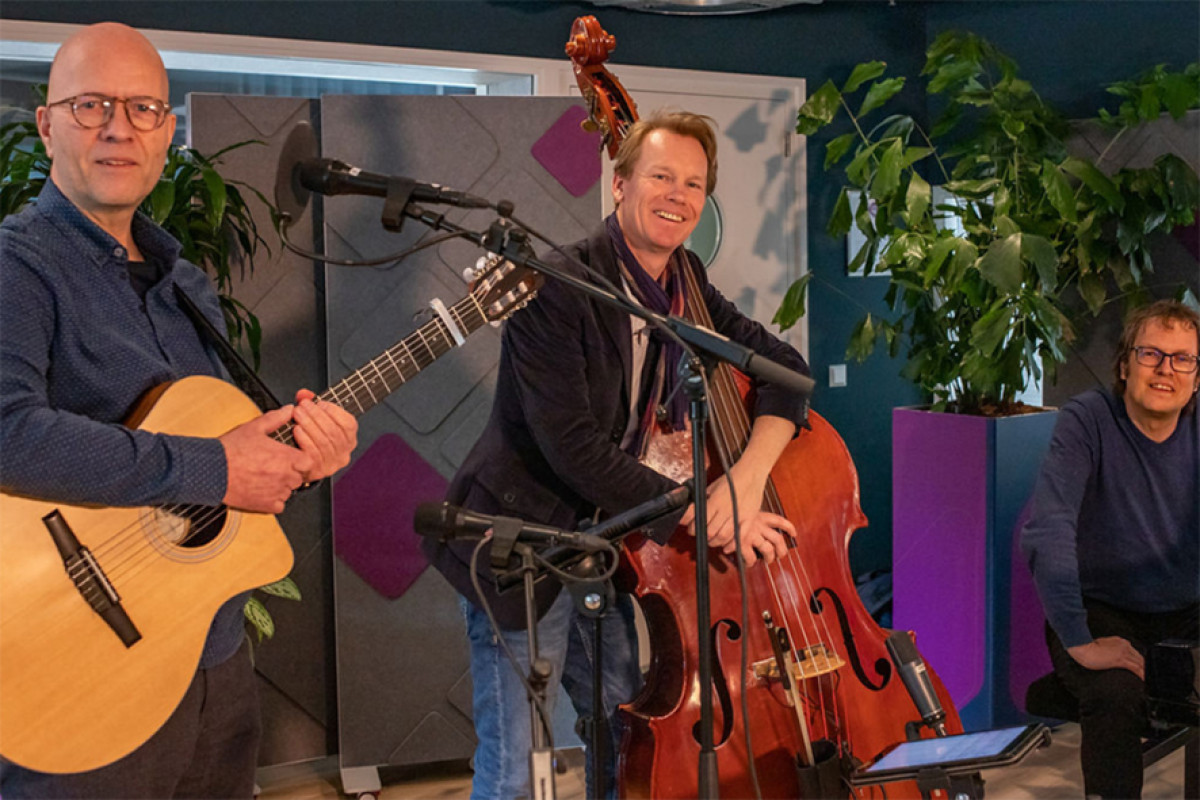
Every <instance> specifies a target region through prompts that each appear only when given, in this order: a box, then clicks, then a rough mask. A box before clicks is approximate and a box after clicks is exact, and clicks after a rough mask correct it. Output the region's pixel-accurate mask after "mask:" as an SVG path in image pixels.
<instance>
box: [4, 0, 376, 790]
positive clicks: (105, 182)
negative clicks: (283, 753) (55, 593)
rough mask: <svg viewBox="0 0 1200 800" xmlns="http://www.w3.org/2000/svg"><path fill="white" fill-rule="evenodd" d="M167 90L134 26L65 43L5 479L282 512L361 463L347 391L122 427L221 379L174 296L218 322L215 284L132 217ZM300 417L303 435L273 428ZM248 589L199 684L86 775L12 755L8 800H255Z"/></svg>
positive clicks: (25, 299) (39, 491)
mask: <svg viewBox="0 0 1200 800" xmlns="http://www.w3.org/2000/svg"><path fill="white" fill-rule="evenodd" d="M167 89H168V87H167V73H166V70H165V69H164V67H163V63H162V59H161V58H160V57H159V55H158V53H157V51H155V49H154V47H153V45H151V44H150V42H149V41H148V40H147V39H146V38H145V37H144V36H142V35H141V34H140V33H138V32H137V31H135V30H133V29H132V28H128V27H126V26H124V25H118V24H114V23H102V24H99V25H93V26H91V27H88V28H85V29H83V30H82V31H80V32H79V33H77V34H75V35H74V36H72V37H71V38H70V39H68V40H67V41H66V42H65V43H64V44H63V45H62V47H61V48H60V49H59V51H58V53H57V55H56V56H55V59H54V63H53V65H52V66H51V69H50V82H49V89H48V98H49V99H50V101H51V102H48V103H47V104H46V105H45V106H43V107H41V108H39V109H38V110H37V125H38V132H39V133H40V135H41V138H42V141H43V142H44V143H45V146H46V152H47V153H48V154H49V156H50V158H51V162H52V165H51V169H50V176H49V180H47V181H46V185H45V188H44V190H43V191H42V192H41V194H40V195H39V196H38V198H37V201H36V203H34V204H33V205H31V206H30V207H28V208H26V209H25V210H23V211H22V212H21V213H20V214H17V215H14V216H11V217H9V218H7V219H5V220H4V223H3V225H2V226H0V285H3V292H4V302H3V303H0V422H2V425H0V453H2V454H3V459H2V461H0V487H2V488H3V489H4V491H5V492H8V493H13V494H20V495H24V496H29V497H34V498H40V499H43V500H49V501H54V502H63V503H74V504H84V503H88V504H97V505H101V506H158V505H166V504H189V505H190V504H195V505H200V506H220V505H222V504H223V505H226V506H230V507H232V508H236V509H242V510H246V511H254V512H263V513H278V512H280V511H282V510H283V507H284V503H285V501H286V500H287V499H288V497H289V496H290V495H291V494H292V492H293V491H294V490H295V489H296V488H297V487H299V486H301V485H302V484H305V483H308V482H313V481H317V480H320V479H322V478H325V477H327V476H329V475H331V474H333V473H334V472H335V471H337V470H338V469H340V468H341V467H343V466H345V465H346V464H347V463H349V459H350V453H351V451H352V450H353V448H354V446H355V442H356V440H357V424H356V422H355V420H354V418H353V417H352V416H351V415H350V414H348V413H347V412H345V411H344V410H342V409H340V408H338V407H337V406H336V405H335V404H332V403H320V404H318V403H315V402H314V396H313V393H312V392H309V391H307V390H301V391H300V392H299V393H298V394H297V396H296V402H295V404H294V405H288V406H285V407H283V408H281V409H278V410H275V411H272V412H269V413H267V414H263V415H262V416H260V417H258V418H257V419H254V420H251V421H250V422H247V423H245V424H243V425H240V426H238V427H236V428H234V429H232V430H230V431H229V432H228V433H226V434H224V435H222V436H220V437H218V438H202V437H190V436H176V435H168V434H155V433H150V432H147V431H142V430H130V429H128V428H126V427H125V426H123V425H122V424H121V422H122V420H124V419H125V418H126V417H127V415H128V414H129V413H130V411H131V410H132V409H133V408H134V406H135V404H136V403H137V401H138V400H139V399H140V398H141V397H142V395H144V394H145V393H146V392H147V391H149V390H150V389H152V388H153V387H155V386H158V385H160V384H163V383H166V382H169V381H173V380H177V379H179V378H183V377H186V376H190V375H210V376H215V377H224V371H223V368H222V366H221V363H220V361H219V358H218V357H217V355H216V352H215V349H214V348H213V347H212V346H211V345H210V344H209V343H208V342H206V341H205V340H204V339H202V338H201V334H200V332H199V331H198V329H197V327H196V326H195V324H194V323H193V321H192V320H191V319H190V318H189V317H188V316H187V315H186V313H185V312H184V311H183V309H182V308H181V307H180V306H179V304H178V300H177V298H176V295H175V289H176V288H180V289H182V290H183V291H184V292H186V293H187V294H188V295H189V296H190V297H191V299H192V300H193V301H194V302H195V303H196V305H198V306H199V308H200V310H201V312H202V313H203V314H204V316H205V317H206V318H207V319H208V320H209V321H210V322H211V323H212V324H213V325H215V326H216V328H217V329H218V330H223V328H224V321H223V318H222V313H221V309H220V305H219V302H218V299H217V295H216V292H215V290H214V289H213V286H212V284H211V283H210V282H209V281H208V279H207V277H206V276H205V275H204V273H203V272H202V271H201V270H200V269H199V268H198V267H196V266H194V265H192V264H189V263H188V262H186V261H184V260H183V259H182V258H181V257H180V250H181V247H180V244H179V242H177V241H176V240H175V239H174V238H172V237H171V236H170V235H169V234H168V233H167V232H166V231H164V230H163V229H162V228H160V227H159V226H157V225H155V224H154V223H153V222H152V221H151V220H150V219H149V218H147V217H146V216H144V215H142V214H141V213H139V212H138V210H137V209H138V206H139V205H140V204H141V202H142V201H143V200H144V199H145V198H146V197H147V196H148V195H149V194H150V192H151V190H152V189H153V188H154V186H155V184H156V182H157V181H158V179H159V177H160V176H161V174H162V170H163V166H164V163H165V160H166V155H167V149H168V147H169V145H170V142H171V139H172V136H173V135H174V133H175V115H174V114H172V113H170V107H169V105H168V103H167V97H168V91H167ZM118 106H119V107H120V110H119V111H118ZM289 422H291V423H294V428H293V433H294V439H295V442H296V445H297V446H296V447H290V446H287V445H285V444H282V443H281V442H279V441H277V440H275V439H274V438H272V436H271V434H272V433H273V432H274V431H276V430H277V429H279V428H280V427H281V426H283V425H284V424H285V423H289ZM19 568H20V565H19V564H15V565H14V564H7V563H6V564H4V569H6V570H14V569H19ZM247 596H248V594H242V595H239V596H237V597H235V598H233V599H231V600H229V601H228V602H226V603H225V604H224V606H222V607H221V609H220V610H219V611H218V612H217V614H216V616H215V618H214V620H213V622H212V625H211V627H210V629H209V632H208V637H207V641H206V642H205V644H204V649H203V653H202V654H201V657H200V661H199V664H198V665H196V664H191V665H188V667H189V668H193V669H195V676H194V678H193V680H192V683H191V686H190V687H189V688H188V690H187V693H186V694H185V696H184V698H183V700H182V701H181V702H180V704H179V706H178V707H177V708H176V709H175V711H174V713H173V714H172V715H171V717H170V718H169V719H168V720H167V722H166V723H165V724H164V725H163V726H162V728H160V729H159V730H158V732H157V733H155V734H154V735H153V736H152V737H151V738H150V739H149V740H148V741H147V742H146V743H144V744H143V745H142V746H141V747H139V748H138V749H136V750H134V751H133V752H132V753H130V754H129V755H127V756H125V757H123V758H120V759H118V760H117V761H115V762H113V763H111V764H109V765H107V766H104V767H101V768H100V769H97V770H94V771H92V772H85V773H74V774H65V775H60V774H53V775H52V774H46V773H40V772H34V771H31V770H28V769H25V768H23V767H20V766H18V765H16V764H12V763H0V795H2V796H3V797H4V798H6V800H16V799H17V798H35V797H36V798H43V797H44V798H50V797H59V798H68V797H69V798H101V797H121V798H165V797H205V798H212V797H222V798H226V797H244V798H249V797H250V796H251V794H252V793H253V788H254V769H255V766H256V764H257V756H258V741H259V736H260V732H261V722H260V719H259V711H258V697H257V688H256V680H255V677H254V670H253V666H252V664H251V662H250V657H249V652H248V647H247V644H246V641H245V631H244V623H243V617H242V607H243V606H244V605H245V601H246V598H247Z"/></svg>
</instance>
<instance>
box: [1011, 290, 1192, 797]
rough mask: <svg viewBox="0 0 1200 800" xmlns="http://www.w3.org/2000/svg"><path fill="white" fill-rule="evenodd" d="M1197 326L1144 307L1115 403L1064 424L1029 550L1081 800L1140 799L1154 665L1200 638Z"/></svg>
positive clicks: (1083, 407) (1076, 403)
mask: <svg viewBox="0 0 1200 800" xmlns="http://www.w3.org/2000/svg"><path fill="white" fill-rule="evenodd" d="M1198 352H1200V315H1197V313H1196V312H1195V311H1194V310H1192V309H1191V308H1189V307H1188V306H1186V305H1184V304H1183V303H1179V302H1176V301H1172V300H1163V301H1159V302H1156V303H1153V304H1151V305H1149V306H1145V307H1142V308H1139V309H1136V310H1135V311H1134V312H1132V313H1131V314H1130V315H1129V318H1128V319H1127V320H1126V323H1125V327H1124V330H1123V332H1122V334H1121V339H1120V342H1119V343H1118V345H1117V351H1116V355H1115V358H1114V361H1113V371H1114V375H1115V384H1114V386H1113V389H1112V391H1111V392H1109V391H1105V390H1101V389H1093V390H1090V391H1087V392H1084V393H1083V394H1080V395H1077V396H1076V397H1073V398H1071V400H1069V401H1068V402H1067V403H1066V404H1064V405H1063V407H1062V410H1061V411H1060V412H1059V416H1058V420H1057V423H1056V425H1055V428H1054V434H1053V438H1052V439H1051V442H1050V449H1049V451H1048V453H1047V455H1046V458H1045V461H1044V462H1043V463H1042V468H1041V472H1040V474H1039V476H1038V481H1037V485H1036V487H1035V489H1034V495H1033V500H1032V505H1031V512H1030V518H1029V520H1028V522H1027V523H1026V525H1025V527H1024V529H1023V531H1022V534H1021V548H1022V550H1023V552H1024V554H1025V557H1026V558H1027V559H1028V561H1029V565H1030V569H1031V570H1032V572H1033V578H1034V583H1035V584H1036V586H1037V591H1038V595H1039V596H1040V598H1041V601H1042V606H1043V608H1044V610H1045V612H1046V620H1047V626H1046V640H1047V644H1048V646H1049V648H1050V656H1051V659H1052V661H1053V662H1054V669H1055V672H1056V673H1057V674H1058V676H1059V678H1060V679H1061V681H1062V683H1063V684H1064V685H1065V686H1066V687H1067V689H1068V690H1069V691H1070V692H1071V693H1072V694H1073V695H1075V696H1076V698H1078V700H1079V713H1080V727H1081V731H1082V746H1081V753H1080V758H1081V761H1082V764H1083V780H1084V791H1085V792H1086V794H1087V795H1088V796H1089V797H1091V796H1099V797H1103V798H1134V797H1140V796H1141V791H1142V751H1141V747H1140V742H1141V736H1142V734H1143V732H1144V731H1145V728H1146V698H1145V683H1144V681H1145V655H1146V652H1147V651H1148V650H1149V648H1150V647H1152V646H1153V645H1154V644H1155V643H1157V642H1159V641H1162V640H1164V639H1189V640H1196V639H1197V638H1200V461H1198V456H1197V451H1198V450H1200V443H1198V440H1200V422H1198V416H1200V415H1197V413H1196V391H1197V388H1200V372H1198V371H1197V369H1196V363H1197V354H1198Z"/></svg>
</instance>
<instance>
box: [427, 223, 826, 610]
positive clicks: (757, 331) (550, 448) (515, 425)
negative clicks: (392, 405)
mask: <svg viewBox="0 0 1200 800" xmlns="http://www.w3.org/2000/svg"><path fill="white" fill-rule="evenodd" d="M567 250H568V252H570V253H571V254H572V255H573V256H575V257H576V258H578V259H579V260H580V261H582V262H583V263H585V264H587V265H588V266H589V267H591V268H592V269H593V270H596V271H598V272H600V273H601V274H603V275H604V276H605V277H606V278H608V279H609V280H610V281H612V282H613V283H614V284H616V285H618V286H619V285H620V282H621V279H620V275H619V271H618V267H617V262H616V258H615V255H614V253H613V248H612V245H611V243H610V242H609V238H608V234H607V233H606V231H605V230H604V227H603V226H600V228H599V230H597V231H596V232H594V233H593V234H592V236H591V237H590V238H588V239H586V240H584V241H582V242H578V243H576V244H575V245H572V246H571V247H569V248H567ZM688 256H689V262H690V264H691V266H692V268H693V269H694V270H695V271H696V273H697V275H698V277H699V280H700V283H701V285H702V286H703V291H704V299H705V303H706V305H707V306H708V309H709V312H710V313H711V315H712V318H713V324H714V326H715V328H716V329H717V331H719V332H720V333H722V334H724V335H726V336H728V337H729V338H731V339H734V340H736V341H738V342H741V343H742V344H744V345H746V346H748V347H751V348H753V349H754V350H755V351H756V352H758V353H761V354H762V355H765V356H767V357H768V358H771V359H773V360H775V361H778V362H780V363H781V364H783V365H785V366H788V367H791V368H792V369H795V370H798V371H801V372H804V373H805V374H807V373H808V371H809V370H808V365H807V364H805V362H804V359H803V358H801V357H800V354H799V353H797V352H796V351H795V350H794V349H793V348H792V347H791V346H789V345H787V344H785V343H784V342H781V341H780V340H778V339H776V338H775V337H774V336H772V335H771V334H769V333H768V332H767V331H766V329H765V328H763V327H762V326H761V325H759V324H758V323H757V322H754V321H753V320H751V319H749V318H747V317H745V316H743V315H742V314H741V313H740V312H739V311H738V310H737V309H736V308H735V307H734V306H733V304H732V303H730V302H729V301H727V300H726V299H725V298H723V297H722V296H721V295H720V293H719V292H717V290H716V289H715V288H713V287H712V286H711V285H710V284H709V283H708V279H707V276H706V275H705V272H704V267H703V266H702V265H701V263H700V261H699V259H698V258H697V257H696V256H694V255H693V254H691V253H689V254H688ZM546 260H547V261H548V262H550V263H553V264H555V265H556V266H558V267H560V268H563V269H566V270H568V271H570V272H571V273H573V274H576V275H579V274H581V270H579V269H578V267H574V266H571V265H569V264H566V263H565V261H564V259H562V258H561V257H559V256H551V257H547V259H546ZM631 339H632V337H631V335H630V321H629V317H628V316H627V315H626V314H625V313H624V312H622V311H619V310H617V309H615V308H612V307H610V306H605V305H601V304H600V303H599V302H597V301H594V300H591V299H589V298H588V297H586V296H584V295H583V294H581V293H579V292H577V291H575V290H573V289H572V288H570V287H569V286H566V285H564V284H562V283H561V282H559V281H556V280H554V279H553V278H548V279H547V281H546V284H545V285H544V286H543V287H542V289H541V291H540V292H539V293H538V296H537V298H536V299H535V300H534V301H533V302H532V303H530V304H529V306H528V307H527V308H525V309H523V310H521V311H520V312H518V313H517V314H515V315H514V316H513V317H512V318H510V319H509V320H508V321H507V322H506V323H505V330H504V335H503V337H502V345H501V352H500V369H499V375H498V378H497V383H496V397H495V401H494V403H493V405H492V415H491V418H490V419H489V421H488V425H487V428H486V429H485V430H484V432H483V435H482V436H481V437H480V439H479V441H478V442H476V444H475V447H474V448H473V449H472V450H471V452H470V454H469V455H468V456H467V458H466V461H464V462H463V465H462V467H461V468H460V469H459V470H458V473H457V474H456V475H455V476H454V479H453V481H452V482H451V484H450V488H449V490H448V492H447V495H446V500H447V501H448V502H450V503H453V504H455V505H461V506H464V507H466V508H470V509H472V510H475V511H479V512H482V513H485V514H499V515H505V516H513V517H519V518H521V519H525V520H529V521H534V522H540V523H544V524H547V525H552V526H554V527H558V528H564V529H568V530H573V529H575V528H576V526H577V524H578V522H579V521H580V520H585V519H589V518H591V517H592V516H593V514H594V513H595V512H596V510H597V509H601V510H602V511H603V513H604V514H608V515H611V514H616V513H619V512H621V511H624V510H626V509H628V508H632V507H633V506H635V505H637V504H639V503H642V502H645V501H647V500H650V499H652V498H654V497H656V496H658V495H661V494H663V493H665V492H667V491H669V490H670V489H672V488H674V487H675V486H676V484H675V482H674V481H672V480H670V479H668V478H666V477H663V476H662V475H659V474H658V473H657V472H655V471H654V470H652V469H650V468H649V467H644V466H642V465H641V464H640V463H639V462H638V461H637V459H635V458H634V457H633V456H631V455H629V454H628V453H626V452H624V451H623V450H622V449H621V447H620V443H621V439H622V437H623V435H624V432H625V428H626V425H627V423H628V421H629V405H630V402H629V385H630V374H631V365H632V354H631V348H632V341H631ZM755 397H756V400H755V406H754V415H755V416H757V415H759V414H770V415H773V416H780V417H784V418H787V419H792V420H795V421H796V423H797V424H800V423H801V422H802V421H803V417H804V412H805V403H804V400H803V399H802V398H799V397H797V396H795V395H793V394H791V393H789V392H787V391H785V390H783V389H780V388H778V387H774V386H772V385H770V384H765V383H756V385H755ZM676 519H677V518H676ZM673 529H674V524H671V525H668V526H665V530H664V532H663V533H664V537H663V538H665V537H667V536H669V535H670V533H671V532H672V531H673ZM656 538H657V537H656ZM473 546H474V543H472V542H461V541H455V542H452V543H450V544H441V543H438V542H436V541H435V540H428V539H427V540H425V542H424V543H423V547H424V549H425V552H426V554H427V555H428V556H429V558H430V561H431V562H432V563H433V565H434V566H435V567H437V569H438V570H439V571H441V573H442V574H443V575H445V576H446V578H447V579H448V580H449V581H450V582H451V583H452V584H453V585H454V587H455V588H456V589H457V590H458V591H459V592H461V593H462V594H463V595H465V596H466V597H468V598H470V599H472V601H474V602H478V601H477V600H476V597H475V591H474V589H473V588H472V586H471V583H470V572H469V565H470V557H471V551H472V549H473ZM487 561H488V548H486V547H485V548H484V550H483V552H482V553H481V555H480V569H479V573H480V576H481V578H483V581H484V585H485V586H486V585H487V583H488V582H489V581H490V572H489V571H488V568H487V566H486V565H487ZM560 588H561V585H560V584H559V583H558V582H557V581H554V580H550V579H544V580H543V581H541V583H540V584H539V585H538V589H537V594H538V601H539V606H540V608H541V609H542V610H544V609H545V608H546V607H547V606H548V605H549V603H550V602H551V601H553V599H554V597H556V596H557V594H558V592H559V590H560ZM488 595H489V598H488V599H489V601H490V602H491V603H492V607H493V610H494V611H495V612H496V616H497V619H498V620H499V622H500V624H501V625H503V626H505V627H509V628H520V627H524V623H525V617H524V605H523V599H522V598H523V596H522V593H521V591H520V589H519V588H517V589H515V590H513V591H509V592H505V593H504V594H503V595H500V596H499V597H497V596H496V595H495V594H494V593H492V592H490V591H489V592H488Z"/></svg>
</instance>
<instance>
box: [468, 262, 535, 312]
mask: <svg viewBox="0 0 1200 800" xmlns="http://www.w3.org/2000/svg"><path fill="white" fill-rule="evenodd" d="M469 272H470V275H469V279H470V281H471V297H472V298H473V299H474V301H475V302H476V303H477V304H478V307H479V308H480V309H482V311H483V314H484V316H485V317H486V318H487V321H488V322H492V323H497V322H500V321H501V320H503V319H504V318H505V317H507V316H508V315H509V314H512V313H513V312H514V311H517V310H518V309H521V308H524V306H525V304H526V303H528V302H529V301H530V300H532V299H533V298H534V297H535V296H536V295H537V292H538V289H540V288H541V287H542V283H543V282H544V281H545V278H543V277H542V276H541V275H539V274H538V273H537V272H534V271H533V270H531V269H529V268H528V267H519V266H517V265H516V264H514V263H512V262H511V261H509V260H508V259H506V258H503V257H501V256H498V255H496V254H495V253H488V254H487V255H486V256H482V257H480V259H479V261H478V262H477V263H476V265H475V267H474V269H472V270H469Z"/></svg>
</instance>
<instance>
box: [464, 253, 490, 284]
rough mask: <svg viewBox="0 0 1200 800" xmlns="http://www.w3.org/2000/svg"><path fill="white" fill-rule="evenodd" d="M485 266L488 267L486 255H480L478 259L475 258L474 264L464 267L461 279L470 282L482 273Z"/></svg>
mask: <svg viewBox="0 0 1200 800" xmlns="http://www.w3.org/2000/svg"><path fill="white" fill-rule="evenodd" d="M487 268H488V258H487V256H480V257H479V258H478V259H476V261H475V266H473V267H467V268H466V269H464V270H463V273H462V274H463V280H464V281H466V282H467V283H470V282H471V281H473V280H475V279H476V278H478V277H479V276H480V275H482V274H483V272H484V270H486V269H487Z"/></svg>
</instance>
